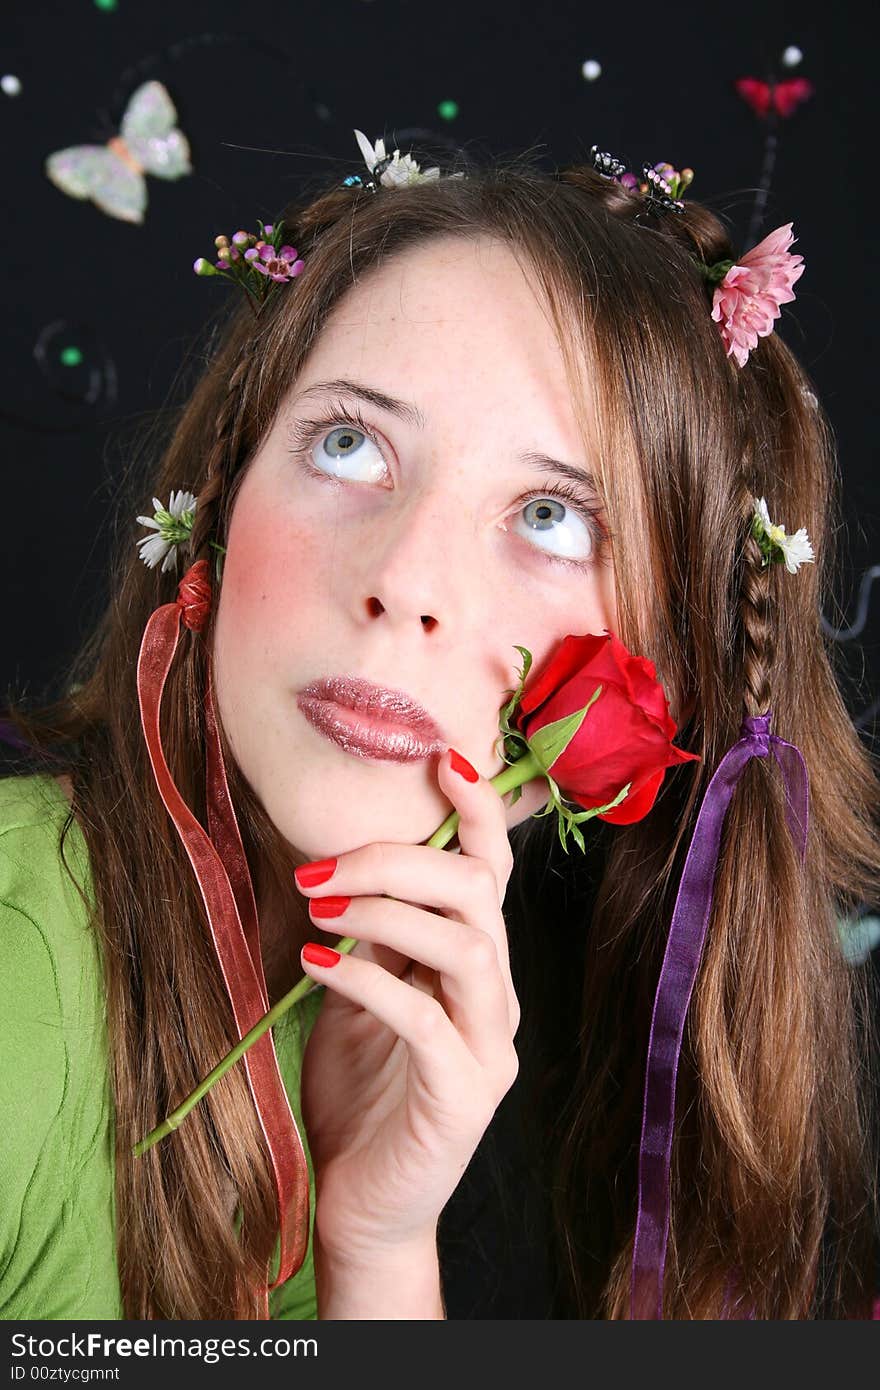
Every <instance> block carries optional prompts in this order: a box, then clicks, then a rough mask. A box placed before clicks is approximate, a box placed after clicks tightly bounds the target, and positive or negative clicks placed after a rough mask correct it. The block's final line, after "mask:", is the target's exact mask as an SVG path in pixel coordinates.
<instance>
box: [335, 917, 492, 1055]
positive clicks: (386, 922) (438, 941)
mask: <svg viewBox="0 0 880 1390" xmlns="http://www.w3.org/2000/svg"><path fill="white" fill-rule="evenodd" d="M337 904H346V906H345V908H344V911H343V912H342V913H341V915H340V916H338V917H334V918H333V920H334V922H339V924H340V925H339V927H338V930H339V931H340V932H343V931H344V932H345V934H346V935H347V936H353V937H354V938H355V940H356V941H357V942H358V943H359V944H360V943H361V942H362V941H367V942H381V943H382V944H383V945H384V946H389V947H391V949H392V951H399V952H400V953H401V954H402V955H406V956H409V957H410V958H411V959H412V960H415V961H418V962H420V963H421V964H422V965H425V966H428V967H430V969H431V970H433V971H436V972H437V975H438V976H439V979H440V988H441V990H442V1004H443V1006H444V1007H445V1009H446V1012H447V1014H448V1015H449V1017H450V1019H451V1020H452V1022H453V1024H454V1025H455V1027H456V1028H457V1030H458V1031H459V1033H460V1034H461V1036H462V1037H463V1038H464V1041H465V1043H466V1044H467V1046H468V1047H469V1049H470V1051H471V1052H472V1053H473V1055H474V1057H476V1058H477V1060H478V1061H479V1062H480V1064H481V1065H482V1066H485V1067H494V1066H495V1065H496V1063H497V1059H498V1056H499V1054H501V1055H505V1054H506V1052H507V1048H508V1046H509V1044H510V1041H511V1038H512V1029H511V1026H510V1010H509V1000H508V992H507V982H506V979H505V977H504V975H503V973H502V970H501V963H500V961H499V959H498V951H497V947H496V945H495V941H494V940H493V938H492V936H490V935H489V933H488V932H485V931H482V930H481V929H480V928H478V927H473V926H471V925H468V924H466V923H462V922H456V921H453V920H450V919H449V918H447V917H440V916H436V915H435V914H433V913H431V912H427V911H424V910H423V909H422V908H418V907H414V906H413V905H412V904H411V903H402V902H398V901H397V900H396V899H395V898H375V897H365V898H351V899H347V898H338V899H337V898H323V899H322V898H315V899H313V900H312V901H311V902H310V903H309V915H310V916H311V918H312V920H313V921H314V922H317V923H318V925H320V926H322V927H325V926H326V923H327V918H326V917H325V916H324V915H323V913H324V912H325V911H326V909H327V908H328V907H330V908H331V909H333V910H335V908H336V905H337ZM495 911H496V912H498V908H496V909H495ZM343 923H344V926H343V925H342V924H343ZM398 973H399V972H398Z"/></svg>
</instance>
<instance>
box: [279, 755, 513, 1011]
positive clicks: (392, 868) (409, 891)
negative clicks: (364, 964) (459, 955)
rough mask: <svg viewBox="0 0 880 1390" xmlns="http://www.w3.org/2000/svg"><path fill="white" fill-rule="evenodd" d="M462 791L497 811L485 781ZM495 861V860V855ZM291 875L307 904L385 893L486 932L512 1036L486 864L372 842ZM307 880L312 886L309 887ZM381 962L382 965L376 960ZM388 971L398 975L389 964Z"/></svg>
mask: <svg viewBox="0 0 880 1390" xmlns="http://www.w3.org/2000/svg"><path fill="white" fill-rule="evenodd" d="M454 776H455V777H459V774H458V773H455V774H454ZM459 780H462V779H460V778H459ZM463 785H464V784H463ZM468 790H469V791H472V792H475V793H476V796H475V798H474V799H475V800H476V801H477V802H478V804H481V805H482V806H483V807H484V808H487V809H488V810H491V813H492V814H493V815H494V814H495V810H496V808H495V807H494V806H493V804H492V801H493V799H494V802H497V803H498V805H499V806H500V804H501V798H500V797H499V796H498V794H497V793H496V792H495V790H494V788H493V787H492V786H490V784H489V783H488V782H485V779H484V786H483V787H482V788H479V787H477V786H471V787H468ZM463 800H464V798H462V801H463ZM456 809H457V808H456ZM474 815H475V812H474V811H473V810H471V811H470V812H469V825H471V824H472V823H473V819H474ZM495 826H496V831H497V833H498V834H499V835H500V834H502V833H503V835H504V845H505V847H506V849H507V852H508V854H509V853H510V847H509V844H508V843H507V838H506V830H504V829H503V820H496V821H495ZM486 838H487V839H488V837H486ZM496 857H500V855H499V854H498V852H496ZM294 876H295V878H296V882H297V886H298V887H299V889H300V892H302V893H303V894H305V895H306V896H307V897H309V898H312V899H315V898H320V897H325V896H327V895H331V896H334V897H340V896H348V897H352V898H362V897H369V896H373V897H378V896H380V895H382V894H386V895H387V896H388V898H395V899H397V900H398V901H400V902H404V903H410V904H412V905H413V906H414V907H429V908H435V909H437V910H438V911H439V912H442V913H443V914H444V915H445V916H447V917H451V918H453V919H454V920H456V921H458V922H462V923H468V924H470V925H471V926H474V927H479V928H480V929H482V930H484V931H487V932H488V933H489V934H490V936H491V937H492V939H493V941H494V942H495V947H496V950H497V953H498V960H499V962H500V965H501V973H502V977H503V979H504V982H505V987H506V990H507V998H508V1016H509V1021H510V1028H511V1032H515V1031H516V1029H517V1027H518V1025H519V1003H518V1001H517V998H516V993H515V991H514V988H513V980H512V979H511V974H510V960H509V951H508V945H507V930H506V927H505V925H504V918H503V915H502V914H501V911H500V909H499V903H498V880H497V877H496V875H495V872H494V871H493V869H492V868H491V866H490V864H489V863H488V862H487V861H486V860H483V859H479V858H475V857H473V856H471V855H469V854H466V853H464V852H462V853H461V854H458V855H451V854H449V853H448V852H447V851H446V850H445V849H437V848H435V847H432V846H429V845H400V844H395V843H386V842H384V841H381V840H374V841H371V842H370V843H369V844H367V845H362V846H360V847H359V848H358V849H353V850H349V851H348V852H347V853H345V854H341V855H339V856H338V857H337V858H336V859H327V860H321V861H319V862H318V863H316V864H305V865H301V866H300V867H299V868H297V869H296V870H295V875H294ZM309 879H313V880H317V881H316V882H315V881H313V882H312V883H311V884H310V883H309ZM328 927H329V929H330V930H334V928H333V927H330V923H329V922H328V923H326V924H325V930H326V929H327V928H328ZM339 933H340V935H341V936H346V935H347V936H354V937H355V938H356V939H357V933H356V932H355V931H354V930H350V929H349V928H348V927H345V926H343V925H342V924H340V928H339ZM377 949H378V948H377ZM410 954H412V953H411V952H410ZM381 963H384V962H383V961H382V960H381V958H380V964H381ZM389 968H392V969H394V970H395V973H396V974H400V970H399V969H397V968H396V966H395V965H394V964H392V965H390V967H389Z"/></svg>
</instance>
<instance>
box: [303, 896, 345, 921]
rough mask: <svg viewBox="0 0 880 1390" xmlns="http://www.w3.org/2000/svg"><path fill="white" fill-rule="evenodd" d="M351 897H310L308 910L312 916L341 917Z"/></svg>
mask: <svg viewBox="0 0 880 1390" xmlns="http://www.w3.org/2000/svg"><path fill="white" fill-rule="evenodd" d="M350 902H351V898H310V899H309V912H310V913H311V914H312V916H313V917H341V916H342V914H343V912H344V911H345V909H346V908H347V907H348V904H349V903H350Z"/></svg>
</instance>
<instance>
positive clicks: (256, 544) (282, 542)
mask: <svg viewBox="0 0 880 1390" xmlns="http://www.w3.org/2000/svg"><path fill="white" fill-rule="evenodd" d="M329 569H330V563H329V556H328V554H327V553H326V547H324V546H323V545H322V538H321V535H320V533H319V531H318V530H316V528H315V527H314V526H309V525H305V524H304V523H303V521H302V520H301V519H299V520H298V519H297V518H296V517H295V516H294V515H291V514H290V513H288V512H287V511H286V510H285V508H284V505H283V503H282V502H279V499H278V498H277V497H273V498H270V497H268V496H265V495H262V494H261V493H260V492H259V490H258V489H254V491H253V493H252V494H250V495H249V496H248V497H245V496H244V494H242V496H241V497H240V498H239V505H238V506H237V507H236V509H235V511H234V513H233V519H232V524H231V526H230V529H229V536H228V540H227V554H226V559H225V562H224V566H223V581H222V585H221V592H220V601H219V606H218V615H217V628H216V660H217V663H218V666H223V667H224V668H225V673H226V675H227V677H228V678H231V679H233V680H236V681H239V680H242V679H244V680H246V679H247V672H248V670H253V669H255V668H256V667H257V666H259V667H260V668H261V670H262V671H263V672H265V670H266V667H267V665H269V666H271V665H274V664H275V662H276V661H277V662H279V663H281V664H283V665H284V666H285V668H286V669H288V668H289V665H290V658H291V656H292V655H293V654H294V653H295V652H296V651H297V650H298V649H299V648H301V647H302V646H303V645H304V643H307V644H311V643H313V642H314V640H315V636H316V629H317V630H318V631H319V630H320V625H321V624H322V623H323V622H324V621H326V619H327V594H328V589H327V585H328V582H329Z"/></svg>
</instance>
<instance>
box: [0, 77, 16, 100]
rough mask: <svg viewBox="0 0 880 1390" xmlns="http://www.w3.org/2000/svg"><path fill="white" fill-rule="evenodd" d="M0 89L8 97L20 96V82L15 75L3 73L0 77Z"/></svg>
mask: <svg viewBox="0 0 880 1390" xmlns="http://www.w3.org/2000/svg"><path fill="white" fill-rule="evenodd" d="M0 87H2V88H3V91H4V92H5V93H6V95H7V96H8V97H17V96H21V82H20V80H19V79H18V78H17V77H16V76H15V73H12V72H6V73H4V74H3V76H2V77H0Z"/></svg>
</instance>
